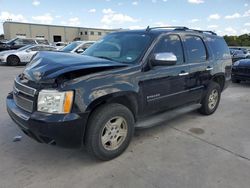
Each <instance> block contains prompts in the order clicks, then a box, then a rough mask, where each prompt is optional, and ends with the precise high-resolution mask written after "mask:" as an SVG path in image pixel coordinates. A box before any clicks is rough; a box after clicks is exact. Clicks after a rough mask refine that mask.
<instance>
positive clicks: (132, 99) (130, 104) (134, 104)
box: [86, 92, 139, 119]
mask: <svg viewBox="0 0 250 188" xmlns="http://www.w3.org/2000/svg"><path fill="white" fill-rule="evenodd" d="M108 103H118V104H121V105H124V106H126V107H127V108H128V109H129V110H130V111H131V112H132V113H133V115H134V118H135V119H136V117H137V113H138V106H139V105H138V97H137V94H136V93H134V92H117V93H111V94H107V95H105V96H102V97H100V98H98V99H96V100H94V101H92V102H91V103H90V104H89V105H88V106H87V108H86V111H89V112H90V115H91V113H92V112H93V111H94V110H95V109H96V108H98V107H99V106H101V105H104V104H108Z"/></svg>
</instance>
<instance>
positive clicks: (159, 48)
mask: <svg viewBox="0 0 250 188" xmlns="http://www.w3.org/2000/svg"><path fill="white" fill-rule="evenodd" d="M163 52H172V53H173V54H174V55H176V57H177V64H182V63H183V50H182V44H181V40H180V37H179V36H178V35H167V36H165V37H164V38H162V39H161V40H160V42H159V43H158V44H157V45H156V47H155V50H154V53H163Z"/></svg>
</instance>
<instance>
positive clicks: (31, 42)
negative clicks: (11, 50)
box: [23, 39, 36, 45]
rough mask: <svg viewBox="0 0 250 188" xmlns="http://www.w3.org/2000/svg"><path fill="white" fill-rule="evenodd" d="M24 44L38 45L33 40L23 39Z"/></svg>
mask: <svg viewBox="0 0 250 188" xmlns="http://www.w3.org/2000/svg"><path fill="white" fill-rule="evenodd" d="M23 44H25V45H27V44H36V43H35V41H34V40H32V39H23Z"/></svg>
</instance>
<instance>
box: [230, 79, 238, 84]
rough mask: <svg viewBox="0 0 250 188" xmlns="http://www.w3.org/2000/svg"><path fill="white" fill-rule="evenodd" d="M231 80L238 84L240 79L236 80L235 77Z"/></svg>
mask: <svg viewBox="0 0 250 188" xmlns="http://www.w3.org/2000/svg"><path fill="white" fill-rule="evenodd" d="M232 82H233V83H237V84H238V83H240V80H237V79H232Z"/></svg>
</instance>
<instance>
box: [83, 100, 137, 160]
mask: <svg viewBox="0 0 250 188" xmlns="http://www.w3.org/2000/svg"><path fill="white" fill-rule="evenodd" d="M133 133H134V116H133V114H132V112H131V111H130V110H129V109H128V108H127V107H125V106H123V105H120V104H107V105H104V106H101V107H99V108H98V109H96V110H95V111H94V112H93V113H92V115H91V117H90V121H89V124H88V128H87V132H86V147H87V150H88V152H89V153H90V154H92V155H93V156H95V157H96V158H98V159H100V160H111V159H113V158H115V157H117V156H119V155H120V154H121V153H123V152H124V150H125V149H126V148H127V147H128V145H129V143H130V140H131V138H132V136H133Z"/></svg>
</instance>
